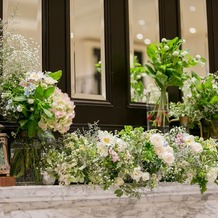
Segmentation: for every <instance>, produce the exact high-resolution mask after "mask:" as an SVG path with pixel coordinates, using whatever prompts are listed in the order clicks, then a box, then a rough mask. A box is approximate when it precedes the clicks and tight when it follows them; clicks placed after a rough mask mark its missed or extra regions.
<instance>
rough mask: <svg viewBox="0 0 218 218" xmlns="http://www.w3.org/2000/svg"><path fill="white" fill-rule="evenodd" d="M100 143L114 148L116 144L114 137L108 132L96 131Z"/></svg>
mask: <svg viewBox="0 0 218 218" xmlns="http://www.w3.org/2000/svg"><path fill="white" fill-rule="evenodd" d="M98 135H99V139H100V142H101V143H103V144H105V145H108V146H109V145H111V146H114V145H115V143H116V137H115V136H113V135H112V134H110V133H109V132H108V131H101V130H99V131H98Z"/></svg>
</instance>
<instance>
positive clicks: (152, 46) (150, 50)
mask: <svg viewBox="0 0 218 218" xmlns="http://www.w3.org/2000/svg"><path fill="white" fill-rule="evenodd" d="M156 50H157V46H156V45H155V44H153V43H151V44H150V45H149V46H148V47H147V55H148V57H149V58H151V59H152V60H153V59H156V58H157V57H158V55H157V53H156Z"/></svg>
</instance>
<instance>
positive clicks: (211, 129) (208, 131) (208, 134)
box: [201, 119, 218, 139]
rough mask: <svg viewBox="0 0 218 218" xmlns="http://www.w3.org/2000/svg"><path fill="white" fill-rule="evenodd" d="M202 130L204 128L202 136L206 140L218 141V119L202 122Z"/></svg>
mask: <svg viewBox="0 0 218 218" xmlns="http://www.w3.org/2000/svg"><path fill="white" fill-rule="evenodd" d="M201 128H202V131H201V132H202V133H201V136H202V137H203V138H204V139H209V138H214V139H218V119H214V120H206V119H204V120H202V121H201Z"/></svg>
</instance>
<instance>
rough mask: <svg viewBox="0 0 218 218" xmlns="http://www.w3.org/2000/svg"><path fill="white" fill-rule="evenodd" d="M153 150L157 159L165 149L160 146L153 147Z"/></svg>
mask: <svg viewBox="0 0 218 218" xmlns="http://www.w3.org/2000/svg"><path fill="white" fill-rule="evenodd" d="M154 150H155V153H156V154H157V155H158V156H159V157H162V155H163V154H164V152H165V148H164V147H163V146H162V145H157V146H154Z"/></svg>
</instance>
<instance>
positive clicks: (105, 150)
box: [97, 142, 108, 157]
mask: <svg viewBox="0 0 218 218" xmlns="http://www.w3.org/2000/svg"><path fill="white" fill-rule="evenodd" d="M97 151H98V153H99V154H100V156H102V157H106V156H108V146H106V145H105V144H103V143H101V142H99V143H97Z"/></svg>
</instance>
